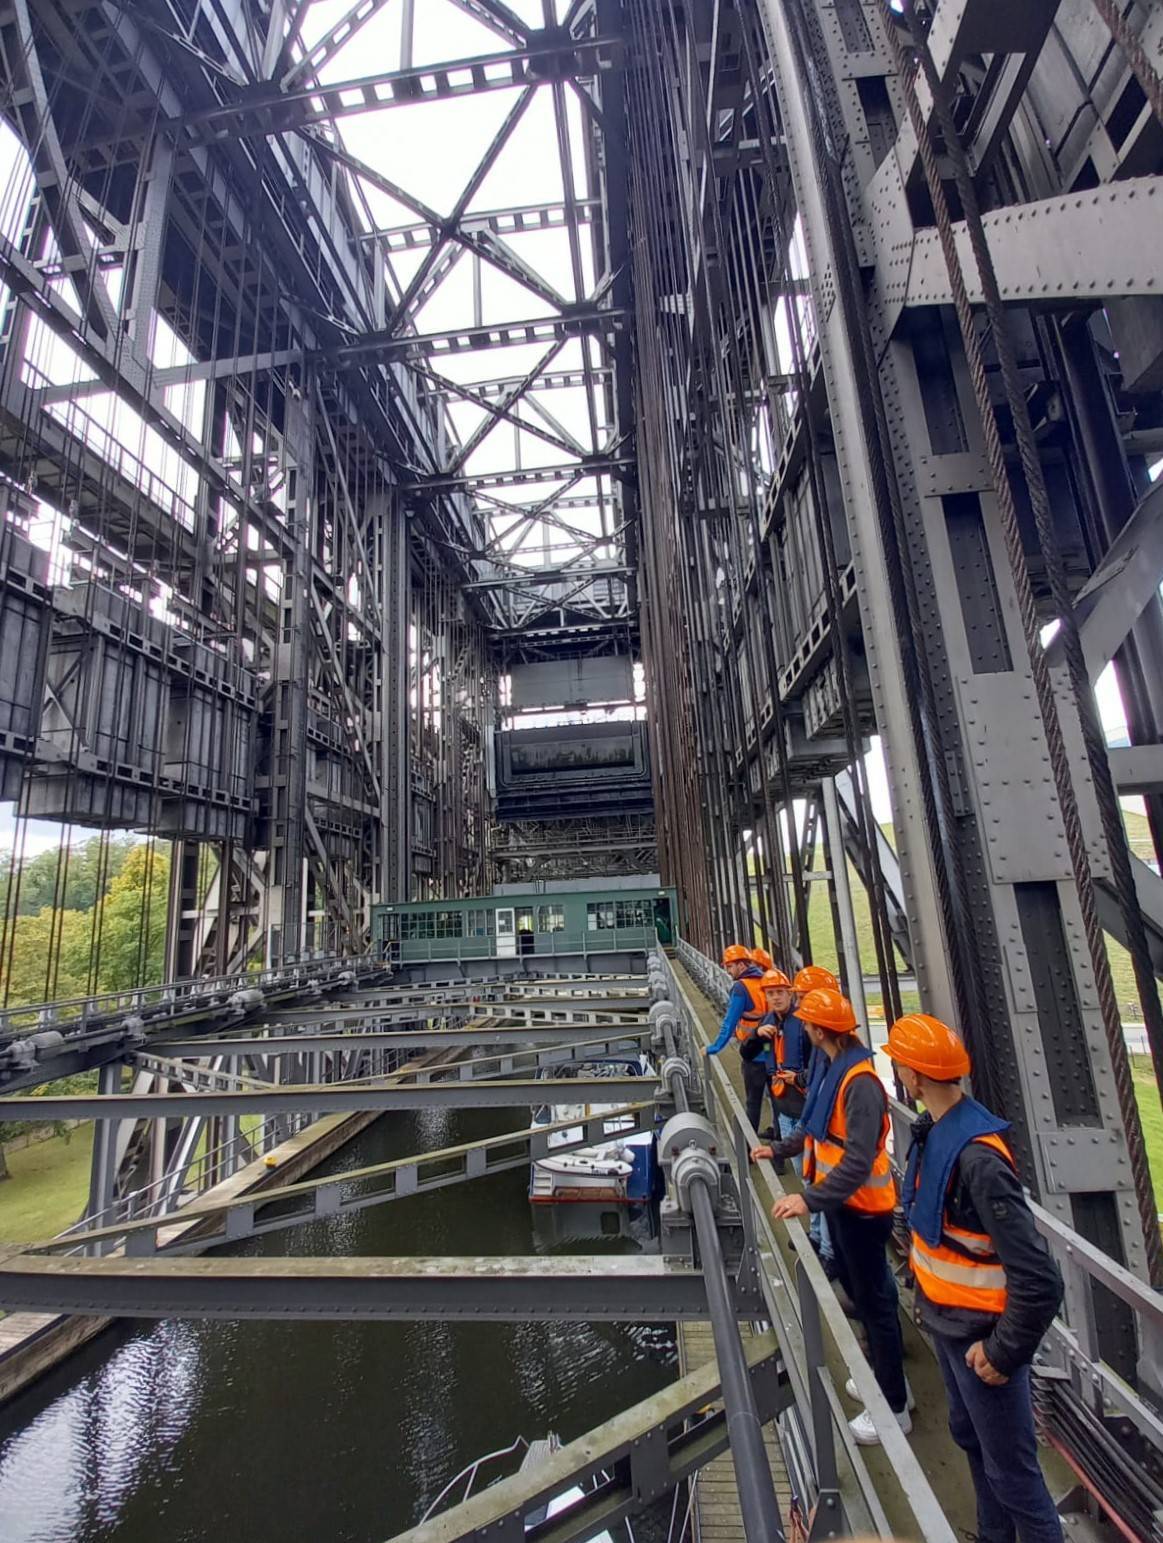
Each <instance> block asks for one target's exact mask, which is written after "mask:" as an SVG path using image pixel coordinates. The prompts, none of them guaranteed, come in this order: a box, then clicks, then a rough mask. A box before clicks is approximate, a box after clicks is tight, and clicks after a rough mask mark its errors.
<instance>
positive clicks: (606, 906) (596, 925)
mask: <svg viewBox="0 0 1163 1543" xmlns="http://www.w3.org/2000/svg"><path fill="white" fill-rule="evenodd" d="M615 926H616V922H615V920H614V902H613V901H612V900H591V901H590V903H589V905H587V906H586V927H587V928H588V930H589V931H590V932H612V931H613V930H614V927H615Z"/></svg>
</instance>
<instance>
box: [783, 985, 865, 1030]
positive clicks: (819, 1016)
mask: <svg viewBox="0 0 1163 1543" xmlns="http://www.w3.org/2000/svg"><path fill="white" fill-rule="evenodd" d="M796 1017H797V1018H799V1020H800V1021H801V1023H814V1024H815V1026H816V1027H817V1028H818V1029H826V1030H827V1031H828V1033H829V1034H851V1033H852V1032H853V1031H854V1030H855V1028H856V1014H855V1013H854V1012H853V1011H852V1003H851V1002H850V1001H849V1000H848V998H847V997H846V996H841V995H840V993H839V992H838V991H832V990H831V989H830V988H829V987H827V986H817V987H816V988H815V990H813V991H809V992H808V994H807V996H806V997H804V999H803V1000H802V1001H801V1003H800V1005H799V1006H798V1007H797V1008H796Z"/></svg>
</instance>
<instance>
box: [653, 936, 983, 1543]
mask: <svg viewBox="0 0 1163 1543" xmlns="http://www.w3.org/2000/svg"><path fill="white" fill-rule="evenodd" d="M678 952H679V957H680V959H681V960H682V962H683V964H684V966H686V967H687V968H688V969H689V971H690V973H691V975H692V977H694V978H695V979H696V981H697V982H698V984H699V985H700V987H701V988H702V989H704V990H706V989H707V986H719V987H720V990H719V992H718V993H717V994H718V995H720V997H721V998H722V999H725V997H726V992H727V989H728V986H729V978H728V977H727V975H726V972H725V971H722V970H720V969H719V967H718V966H717V965H715V964H714V963H713V962H712V961H711V960H709V959H707V958H706V956H705V955H702V954H698V952H697V950H694V949H692V948H691V947H690V945H689V944H680V946H679V949H678ZM688 961H689V963H688ZM651 967H652V969H657V970H660V971H661V973H662V975H663V977H664V979H665V980H666V982H667V985H668V989H669V994H670V999H671V1002H672V1003H673V1004H674V1006H675V1011H676V1014H677V1016H678V1018H679V1021H680V1024H681V1028H682V1032H683V1034H684V1036H685V1038H686V1040H687V1042H688V1045H689V1046H690V1047H691V1048H692V1049H693V1050H695V1051H696V1052H697V1051H698V1049H699V1047H700V1040H699V1035H698V1033H697V1032H696V1019H695V1015H694V1012H693V1010H692V1008H691V1005H690V1002H689V1000H688V998H687V996H686V994H685V992H684V991H683V989H682V987H681V986H680V985H679V983H678V981H677V979H676V977H675V975H674V971H673V969H672V968H671V966H670V963H669V961H668V960H666V959H665V957H664V956H661V955H658V956H653V957H652V959H651ZM720 976H721V977H722V981H719V980H718V979H717V977H720ZM704 982H706V985H704ZM707 994H708V996H710V995H711V992H710V991H709V990H708V991H707ZM694 1059H697V1060H701V1061H702V1062H703V1092H704V1098H705V1102H706V1106H707V1110H708V1115H709V1116H711V1117H713V1116H715V1115H717V1116H718V1118H719V1120H720V1122H721V1123H722V1124H724V1125H726V1127H727V1129H728V1131H729V1133H730V1139H729V1140H728V1141H727V1142H726V1143H725V1146H726V1150H727V1154H728V1157H729V1160H730V1162H731V1166H732V1169H733V1171H734V1174H735V1180H736V1185H737V1188H738V1193H739V1199H740V1205H741V1206H742V1207H743V1209H744V1210H745V1212H746V1213H747V1214H748V1216H749V1219H750V1224H751V1226H752V1227H753V1229H754V1233H755V1236H756V1239H757V1241H758V1246H759V1249H760V1252H761V1254H762V1256H763V1261H764V1265H765V1266H766V1267H765V1268H762V1269H760V1271H759V1280H760V1287H761V1290H762V1292H763V1296H764V1299H765V1301H766V1303H767V1307H768V1313H769V1316H770V1319H771V1322H772V1324H773V1325H774V1326H775V1328H776V1331H777V1333H778V1336H779V1339H780V1346H781V1352H782V1358H783V1363H784V1366H785V1368H786V1370H787V1373H788V1379H789V1382H790V1384H791V1387H792V1392H793V1395H794V1398H795V1404H796V1408H797V1410H798V1413H799V1416H800V1419H801V1422H802V1424H803V1426H804V1428H805V1430H807V1431H808V1432H810V1433H811V1452H810V1454H809V1457H810V1462H811V1467H812V1472H813V1478H814V1481H815V1483H816V1486H817V1490H818V1493H819V1496H820V1498H821V1501H825V1502H827V1503H828V1504H830V1505H833V1506H837V1507H838V1506H839V1504H840V1498H839V1489H838V1486H839V1480H838V1478H837V1475H838V1473H839V1470H840V1467H841V1462H843V1465H844V1466H845V1467H846V1468H847V1470H848V1471H849V1472H850V1473H851V1474H852V1475H853V1478H854V1480H855V1490H856V1495H857V1496H858V1499H859V1502H860V1504H861V1506H862V1507H863V1509H864V1512H865V1515H864V1517H863V1518H860V1519H859V1522H858V1521H857V1519H856V1518H854V1517H853V1516H852V1515H851V1514H849V1516H848V1518H847V1520H848V1522H849V1523H850V1524H851V1527H852V1530H855V1531H868V1532H871V1533H873V1534H876V1535H879V1536H890V1535H891V1532H892V1529H891V1528H890V1526H889V1524H888V1520H887V1517H886V1516H885V1513H884V1509H883V1506H882V1504H881V1501H880V1498H879V1496H878V1494H877V1491H876V1487H875V1486H874V1484H873V1482H872V1479H871V1476H870V1475H869V1472H868V1469H867V1466H866V1465H865V1462H864V1458H863V1456H862V1455H861V1449H860V1448H859V1447H858V1446H857V1445H856V1443H855V1441H854V1440H853V1439H852V1436H851V1433H850V1431H849V1429H848V1420H847V1416H846V1415H845V1413H844V1411H843V1409H842V1406H841V1404H840V1400H839V1396H838V1394H837V1391H836V1388H835V1386H834V1384H833V1382H832V1379H831V1377H830V1375H829V1372H828V1368H827V1365H826V1362H825V1359H824V1340H825V1331H826V1332H827V1337H828V1339H829V1340H830V1341H831V1342H832V1344H833V1345H834V1347H835V1349H836V1351H837V1353H838V1354H839V1356H840V1357H841V1360H842V1362H843V1365H844V1371H845V1373H846V1374H847V1375H849V1376H851V1377H852V1378H853V1380H854V1381H855V1382H856V1385H857V1388H858V1390H859V1393H860V1397H861V1399H862V1400H863V1402H864V1405H865V1407H866V1408H867V1409H868V1411H869V1412H870V1414H871V1415H872V1418H873V1422H874V1424H875V1425H876V1429H877V1433H878V1435H879V1436H880V1439H881V1442H882V1444H883V1447H884V1450H885V1453H886V1455H887V1456H888V1458H889V1463H890V1466H891V1470H892V1472H893V1473H894V1475H895V1477H896V1480H897V1483H898V1484H899V1487H900V1494H901V1498H902V1500H903V1502H904V1503H905V1504H907V1505H908V1507H909V1508H910V1510H911V1512H912V1515H913V1517H914V1519H915V1521H916V1524H917V1526H916V1536H917V1537H919V1538H922V1539H924V1540H925V1543H954V1540H955V1537H956V1535H955V1533H954V1531H953V1529H952V1528H951V1527H950V1525H949V1522H948V1521H947V1519H946V1517H945V1514H944V1511H943V1509H942V1507H941V1504H940V1501H939V1500H938V1499H937V1496H936V1495H935V1494H934V1493H933V1489H932V1486H931V1485H930V1484H929V1481H928V1478H927V1477H926V1475H925V1472H924V1470H923V1468H922V1467H921V1465H920V1462H919V1461H918V1459H917V1457H916V1455H915V1454H914V1452H913V1450H912V1448H911V1447H910V1446H909V1444H908V1441H907V1439H906V1437H905V1435H904V1433H903V1432H902V1431H901V1429H900V1427H899V1425H898V1424H897V1421H896V1417H895V1415H893V1413H892V1411H891V1410H890V1409H889V1406H888V1403H887V1401H886V1400H885V1398H884V1395H883V1393H882V1392H881V1390H880V1386H879V1384H878V1383H877V1381H876V1377H875V1375H874V1374H873V1371H872V1368H871V1366H870V1365H869V1363H868V1360H867V1358H866V1357H865V1355H864V1353H863V1351H862V1350H861V1349H860V1345H859V1343H858V1341H857V1339H856V1336H855V1334H854V1332H853V1329H852V1326H851V1324H850V1323H849V1322H848V1319H847V1317H846V1316H845V1314H844V1311H843V1309H842V1308H841V1306H840V1303H839V1301H838V1300H837V1298H836V1294H835V1292H834V1291H833V1289H832V1286H831V1283H830V1282H829V1280H828V1278H827V1276H826V1275H825V1274H824V1270H823V1267H822V1265H821V1264H820V1262H819V1260H818V1259H817V1257H816V1254H815V1250H814V1249H813V1248H812V1246H811V1243H810V1241H809V1239H808V1236H807V1233H806V1232H805V1230H804V1228H803V1227H802V1226H801V1225H800V1224H799V1223H798V1222H793V1223H791V1224H790V1225H789V1226H788V1228H787V1242H788V1243H789V1244H790V1246H791V1248H792V1250H793V1260H792V1263H791V1264H789V1263H788V1262H787V1260H786V1258H785V1254H784V1250H783V1246H782V1242H781V1240H780V1239H779V1238H777V1236H776V1233H775V1229H774V1226H773V1224H772V1222H771V1220H770V1217H769V1216H768V1214H767V1207H766V1206H765V1205H764V1204H763V1203H762V1202H761V1200H760V1198H759V1196H758V1194H757V1192H756V1188H755V1186H754V1185H753V1184H752V1182H751V1177H752V1173H753V1171H754V1170H753V1169H752V1168H751V1166H750V1164H749V1161H748V1152H749V1149H750V1147H751V1146H752V1145H754V1144H755V1142H756V1141H757V1140H758V1136H757V1134H756V1132H755V1131H754V1130H753V1129H752V1127H751V1125H750V1123H749V1122H748V1120H747V1115H746V1112H745V1110H744V1108H743V1106H742V1104H741V1103H740V1101H739V1098H738V1096H737V1095H736V1093H735V1090H734V1088H733V1087H732V1086H731V1083H730V1081H729V1079H728V1077H727V1074H726V1071H725V1070H724V1069H723V1067H722V1066H720V1065H718V1064H717V1062H715V1061H713V1060H712V1059H711V1058H709V1057H703V1056H701V1055H697V1054H696V1056H695V1057H694ZM764 1172H765V1178H766V1180H767V1182H768V1185H769V1187H770V1189H771V1190H772V1191H773V1193H775V1194H777V1195H778V1194H780V1193H782V1188H781V1186H780V1184H779V1181H778V1179H777V1178H776V1177H775V1175H774V1169H771V1168H770V1167H769V1166H768V1165H764ZM851 1493H852V1492H851V1486H849V1490H848V1494H847V1495H846V1497H845V1498H846V1499H849V1500H850V1499H851Z"/></svg>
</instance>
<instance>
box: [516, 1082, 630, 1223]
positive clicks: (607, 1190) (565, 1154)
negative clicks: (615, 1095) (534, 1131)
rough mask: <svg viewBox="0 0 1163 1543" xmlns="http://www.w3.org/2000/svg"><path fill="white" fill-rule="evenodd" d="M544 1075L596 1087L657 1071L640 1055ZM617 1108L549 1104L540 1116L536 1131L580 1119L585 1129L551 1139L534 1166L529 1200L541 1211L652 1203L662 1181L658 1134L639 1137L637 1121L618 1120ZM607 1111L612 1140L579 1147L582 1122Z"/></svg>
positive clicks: (604, 1130)
mask: <svg viewBox="0 0 1163 1543" xmlns="http://www.w3.org/2000/svg"><path fill="white" fill-rule="evenodd" d="M541 1075H542V1076H543V1077H545V1076H552V1077H555V1078H568V1077H579V1078H584V1079H585V1080H587V1081H596V1080H599V1079H601V1078H602V1077H617V1078H622V1077H653V1075H654V1068H653V1067H652V1066H651V1064H650V1062H649V1061H648V1060H647V1059H646V1057H645V1056H643V1055H641V1054H638V1053H635V1054H627V1055H625V1056H608V1057H602V1058H601V1059H600V1060H594V1061H579V1062H571V1063H569V1064H568V1065H565V1066H554V1067H545V1068H543V1070H542V1073H541ZM617 1107H618V1106H617V1104H593V1103H590V1104H583V1103H578V1104H554V1105H549V1104H545V1105H543V1106H542V1107H541V1108H540V1109H538V1110H537V1112H536V1113H535V1114H534V1116H533V1123H534V1125H553V1124H560V1123H561V1122H562V1121H564V1120H572V1119H577V1120H578V1121H579V1124H578V1125H577V1126H576V1127H573V1128H571V1129H567V1130H562V1131H555V1132H554V1133H553V1135H551V1136H549V1137H548V1139H547V1145H548V1147H549V1150H548V1152H547V1154H546V1155H545V1156H544V1157H541V1158H538V1159H537V1161H536V1162H534V1163H533V1164H532V1165H531V1168H530V1174H529V1199H530V1200H531V1201H532V1202H533V1203H534V1204H535V1205H564V1204H568V1203H570V1202H583V1203H584V1202H596V1201H606V1202H613V1203H614V1204H615V1205H637V1204H645V1203H646V1202H647V1201H648V1200H650V1199H651V1198H652V1196H653V1194H654V1187H655V1182H656V1178H657V1159H656V1141H655V1136H654V1132H653V1131H639V1132H636V1131H635V1129H634V1121H633V1119H632V1118H630V1117H629V1116H628V1115H614V1114H613V1111H614V1110H615V1109H616V1108H617ZM606 1110H609V1111H610V1112H611V1115H612V1118H610V1119H609V1120H604V1121H603V1122H602V1135H603V1136H604V1137H607V1138H609V1139H607V1140H604V1141H600V1142H596V1143H595V1144H594V1145H593V1146H589V1147H580V1148H579V1147H578V1146H577V1142H578V1141H579V1139H580V1138H581V1136H582V1134H583V1126H582V1125H581V1123H580V1122H581V1121H583V1120H590V1119H592V1118H593V1117H594V1116H595V1115H600V1114H602V1113H604V1112H605V1111H606Z"/></svg>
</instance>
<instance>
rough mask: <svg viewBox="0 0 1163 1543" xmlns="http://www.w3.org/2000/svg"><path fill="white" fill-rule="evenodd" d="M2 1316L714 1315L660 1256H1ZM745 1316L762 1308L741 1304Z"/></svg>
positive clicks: (597, 1319)
mask: <svg viewBox="0 0 1163 1543" xmlns="http://www.w3.org/2000/svg"><path fill="white" fill-rule="evenodd" d="M0 1305H2V1306H3V1307H5V1308H6V1309H8V1310H21V1311H25V1310H27V1311H31V1312H63V1313H96V1314H100V1315H101V1316H104V1317H129V1318H268V1319H274V1318H281V1319H321V1320H324V1321H327V1322H335V1321H336V1320H337V1319H360V1318H362V1319H374V1320H384V1321H393V1320H394V1321H397V1322H407V1321H424V1320H435V1321H439V1322H446V1321H449V1320H452V1319H464V1320H468V1321H470V1322H478V1323H479V1322H498V1323H504V1322H514V1321H516V1322H522V1321H525V1322H527V1321H529V1320H539V1319H540V1320H544V1321H547V1322H553V1321H558V1322H560V1321H562V1320H570V1319H573V1320H580V1321H581V1322H586V1323H601V1322H614V1321H617V1320H630V1321H632V1322H643V1321H647V1322H654V1321H658V1320H667V1321H675V1322H677V1321H685V1320H687V1319H698V1318H703V1317H705V1316H706V1313H707V1295H706V1288H705V1286H704V1283H703V1277H702V1275H701V1273H699V1272H698V1271H697V1270H691V1269H689V1268H684V1267H680V1266H676V1265H675V1264H674V1263H673V1262H672V1261H671V1260H669V1259H666V1258H664V1257H662V1256H661V1255H657V1254H654V1255H650V1254H635V1255H627V1256H619V1255H609V1254H600V1255H588V1254H587V1255H581V1256H573V1257H571V1256H566V1255H557V1256H553V1257H548V1258H547V1257H542V1256H540V1255H534V1256H532V1257H522V1256H519V1255H504V1256H501V1255H498V1256H495V1257H486V1258H480V1257H471V1258H391V1259H377V1258H352V1259H336V1258H328V1259H309V1258H298V1259H272V1258H261V1259H220V1258H214V1259H186V1258H181V1259H170V1258H167V1257H165V1256H164V1255H159V1256H157V1257H155V1258H118V1257H113V1258H108V1257H106V1258H101V1259H89V1258H60V1257H48V1256H45V1255H34V1254H25V1253H16V1252H11V1251H10V1252H8V1253H5V1254H0ZM738 1310H739V1313H740V1316H741V1317H744V1318H746V1317H747V1316H748V1314H749V1312H753V1311H754V1307H753V1306H751V1305H749V1304H747V1303H742V1304H740V1306H739V1309H738Z"/></svg>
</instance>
